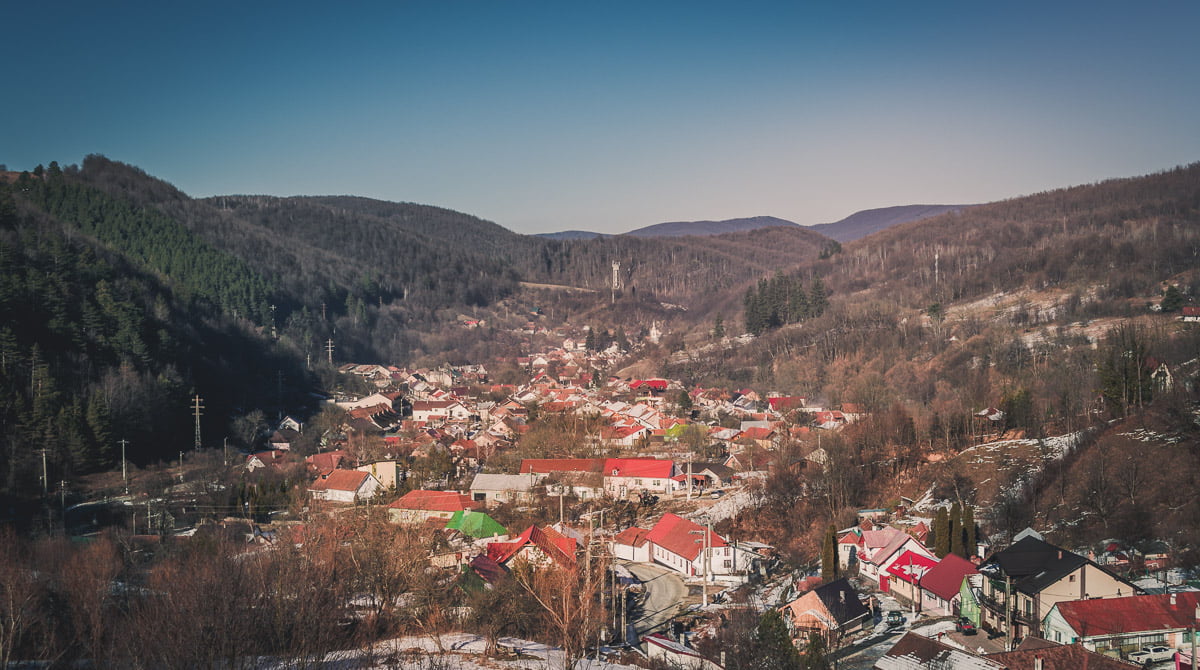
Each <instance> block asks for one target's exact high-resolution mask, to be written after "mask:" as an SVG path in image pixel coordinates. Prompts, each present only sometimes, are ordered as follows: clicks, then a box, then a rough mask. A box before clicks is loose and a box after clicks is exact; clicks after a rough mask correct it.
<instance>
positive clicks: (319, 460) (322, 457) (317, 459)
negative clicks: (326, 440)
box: [304, 449, 346, 472]
mask: <svg viewBox="0 0 1200 670" xmlns="http://www.w3.org/2000/svg"><path fill="white" fill-rule="evenodd" d="M344 458H346V452H344V451H342V450H341V449H339V450H337V451H325V452H322V453H319V454H313V455H312V456H309V457H308V458H306V459H304V460H305V462H306V463H308V464H309V465H311V466H313V467H314V468H316V469H317V470H318V471H320V472H328V471H329V470H332V469H334V468H336V467H337V466H339V465H341V463H342V459H344Z"/></svg>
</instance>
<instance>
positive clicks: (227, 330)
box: [0, 163, 308, 495]
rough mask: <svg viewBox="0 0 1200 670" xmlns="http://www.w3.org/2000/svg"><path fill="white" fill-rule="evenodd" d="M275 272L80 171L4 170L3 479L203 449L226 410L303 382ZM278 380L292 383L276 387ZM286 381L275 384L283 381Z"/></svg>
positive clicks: (270, 399)
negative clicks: (283, 329)
mask: <svg viewBox="0 0 1200 670" xmlns="http://www.w3.org/2000/svg"><path fill="white" fill-rule="evenodd" d="M273 296H274V289H273V287H272V285H271V282H269V281H268V280H266V279H265V278H264V277H263V276H262V275H260V274H258V273H256V272H255V271H254V270H253V269H252V268H250V267H249V266H248V265H246V264H245V263H243V262H242V261H241V260H240V259H238V258H235V257H233V256H230V255H228V254H225V253H223V252H221V251H220V250H218V249H216V248H214V247H212V246H211V245H209V244H207V243H206V242H205V241H204V240H202V239H200V238H199V237H197V236H196V235H194V234H192V233H190V232H189V231H188V230H187V229H185V228H182V227H180V226H178V225H176V224H174V222H172V221H171V220H170V218H169V217H167V216H166V215H164V214H163V213H162V212H160V211H158V210H155V209H147V208H144V207H140V206H138V205H137V204H136V203H134V202H131V201H129V200H128V199H125V198H122V197H120V196H116V195H112V194H110V193H107V192H105V191H103V190H100V189H97V188H95V187H92V186H90V185H88V184H86V183H84V182H82V181H80V180H79V179H78V177H77V174H76V171H75V170H68V171H63V170H60V169H58V167H57V165H55V164H54V163H51V164H50V169H48V170H41V169H39V170H37V171H35V173H33V174H23V175H21V176H20V178H18V179H17V180H16V181H15V182H13V183H11V184H9V183H0V490H2V491H6V492H8V493H10V494H18V495H19V494H22V493H29V492H31V491H33V490H35V489H40V486H41V483H40V475H41V472H42V454H41V453H39V452H38V451H35V450H34V449H33V448H31V445H38V446H39V447H44V448H45V449H46V454H45V455H46V464H47V468H48V470H49V473H50V477H51V479H52V480H54V479H55V478H57V477H68V476H73V475H78V474H82V473H87V472H91V471H95V470H99V469H106V468H110V467H113V466H114V465H116V463H117V459H118V458H119V453H120V452H119V447H118V446H117V441H118V440H121V439H126V440H128V449H127V454H128V456H129V457H130V459H131V460H134V462H138V463H147V462H155V461H158V460H167V459H171V458H173V457H175V455H176V454H177V453H178V452H179V451H181V450H188V449H190V448H191V447H192V444H193V441H194V430H193V426H192V423H191V416H190V412H189V399H190V398H191V397H192V396H193V395H194V394H199V395H200V396H201V398H202V400H203V404H204V405H205V411H204V417H203V423H202V428H203V431H202V434H203V435H207V436H208V442H206V446H211V444H212V441H213V440H216V441H217V442H218V443H219V441H220V437H219V436H222V435H224V434H226V433H225V428H226V425H227V422H228V420H229V418H230V417H231V416H232V415H233V414H234V413H235V411H237V410H235V408H241V411H244V410H245V408H248V407H262V408H264V409H277V408H279V407H280V404H281V403H282V404H283V405H287V404H289V403H290V402H291V401H293V400H294V397H293V395H292V393H289V392H288V389H297V388H305V387H307V386H308V379H307V373H306V372H305V371H304V369H303V366H302V365H301V364H300V359H299V358H298V356H296V355H295V353H294V352H289V351H288V350H287V349H286V348H284V347H281V346H278V345H277V344H273V343H271V342H270V341H269V340H268V339H266V338H263V337H261V336H259V335H258V334H257V331H258V330H259V329H265V328H267V327H269V319H270V310H269V305H270V304H271V301H272V300H273V299H274V298H273ZM281 380H287V383H286V384H281V383H280V381H281ZM281 391H282V393H281Z"/></svg>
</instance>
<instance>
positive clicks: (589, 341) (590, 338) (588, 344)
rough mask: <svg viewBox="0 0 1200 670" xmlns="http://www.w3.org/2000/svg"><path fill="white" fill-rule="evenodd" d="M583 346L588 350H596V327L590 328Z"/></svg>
mask: <svg viewBox="0 0 1200 670" xmlns="http://www.w3.org/2000/svg"><path fill="white" fill-rule="evenodd" d="M583 348H584V349H587V350H588V351H595V350H596V329H595V328H588V332H587V337H585V338H584V339H583Z"/></svg>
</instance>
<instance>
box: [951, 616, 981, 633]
mask: <svg viewBox="0 0 1200 670" xmlns="http://www.w3.org/2000/svg"><path fill="white" fill-rule="evenodd" d="M954 630H956V631H958V632H960V633H962V634H963V635H974V634H975V633H978V632H979V631H978V630H976V629H975V624H974V623H971V620H970V619H968V618H967V617H965V616H964V617H959V618H958V621H955V622H954Z"/></svg>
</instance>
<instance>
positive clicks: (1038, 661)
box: [1033, 656, 1042, 670]
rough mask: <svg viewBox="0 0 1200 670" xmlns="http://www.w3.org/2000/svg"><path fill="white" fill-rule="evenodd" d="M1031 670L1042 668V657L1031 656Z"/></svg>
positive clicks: (1040, 669)
mask: <svg viewBox="0 0 1200 670" xmlns="http://www.w3.org/2000/svg"><path fill="white" fill-rule="evenodd" d="M1033 670H1042V657H1041V656H1034V657H1033Z"/></svg>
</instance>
